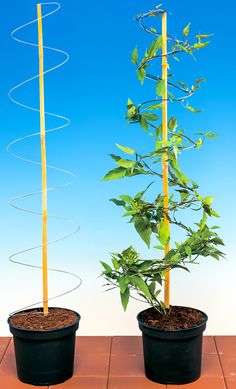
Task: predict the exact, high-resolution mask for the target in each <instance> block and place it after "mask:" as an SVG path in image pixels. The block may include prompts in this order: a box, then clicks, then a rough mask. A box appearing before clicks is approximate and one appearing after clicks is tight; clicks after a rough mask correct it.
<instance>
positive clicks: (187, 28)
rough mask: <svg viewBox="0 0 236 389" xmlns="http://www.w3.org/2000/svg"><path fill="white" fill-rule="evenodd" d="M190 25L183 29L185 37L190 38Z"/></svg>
mask: <svg viewBox="0 0 236 389" xmlns="http://www.w3.org/2000/svg"><path fill="white" fill-rule="evenodd" d="M190 24H191V23H189V24H188V25H187V26H186V27H185V28H184V29H183V36H188V34H189V29H190Z"/></svg>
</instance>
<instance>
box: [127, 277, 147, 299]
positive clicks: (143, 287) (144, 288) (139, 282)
mask: <svg viewBox="0 0 236 389" xmlns="http://www.w3.org/2000/svg"><path fill="white" fill-rule="evenodd" d="M131 281H132V283H133V285H135V286H136V287H137V288H138V289H139V290H140V291H141V292H142V293H143V294H144V295H145V296H146V297H147V298H148V299H150V300H151V299H152V296H151V293H150V291H149V289H148V286H147V284H146V283H145V282H144V281H143V279H142V278H141V277H139V276H132V277H131Z"/></svg>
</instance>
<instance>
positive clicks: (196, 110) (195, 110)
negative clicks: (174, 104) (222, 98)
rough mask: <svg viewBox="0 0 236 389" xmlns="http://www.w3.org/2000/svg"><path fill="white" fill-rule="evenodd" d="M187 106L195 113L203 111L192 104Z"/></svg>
mask: <svg viewBox="0 0 236 389" xmlns="http://www.w3.org/2000/svg"><path fill="white" fill-rule="evenodd" d="M186 108H187V109H188V110H189V111H190V112H194V113H198V112H202V110H201V109H196V108H193V107H191V106H190V105H186Z"/></svg>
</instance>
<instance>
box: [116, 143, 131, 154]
mask: <svg viewBox="0 0 236 389" xmlns="http://www.w3.org/2000/svg"><path fill="white" fill-rule="evenodd" d="M116 146H117V147H118V148H119V149H120V150H122V151H124V153H126V154H134V153H135V151H134V150H133V149H131V148H130V147H125V146H121V145H119V144H118V143H116Z"/></svg>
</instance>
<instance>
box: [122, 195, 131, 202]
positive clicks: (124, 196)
mask: <svg viewBox="0 0 236 389" xmlns="http://www.w3.org/2000/svg"><path fill="white" fill-rule="evenodd" d="M120 198H121V200H123V201H125V202H126V203H128V204H133V202H134V201H133V199H132V197H130V196H128V195H121V196H120Z"/></svg>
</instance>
